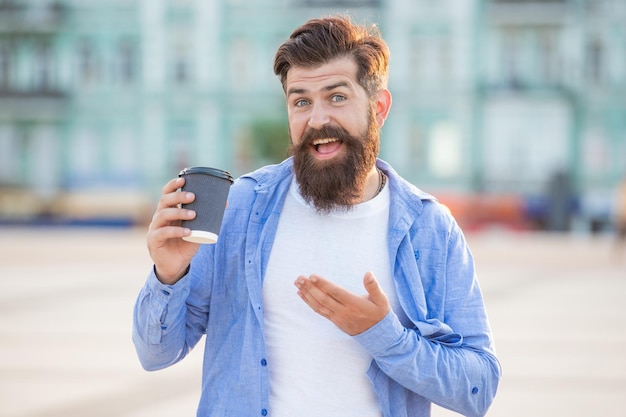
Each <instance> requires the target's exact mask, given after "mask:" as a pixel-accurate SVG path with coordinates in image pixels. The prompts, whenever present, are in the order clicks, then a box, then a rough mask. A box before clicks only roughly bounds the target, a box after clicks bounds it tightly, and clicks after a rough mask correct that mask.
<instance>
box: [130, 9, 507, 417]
mask: <svg viewBox="0 0 626 417" xmlns="http://www.w3.org/2000/svg"><path fill="white" fill-rule="evenodd" d="M388 59H389V52H388V48H387V46H386V44H385V43H384V41H383V40H382V39H381V38H380V36H379V34H378V32H377V31H376V29H375V27H370V28H368V27H364V26H359V25H354V24H352V23H351V22H350V20H349V19H348V18H345V17H330V18H324V19H313V20H310V21H308V22H306V23H305V24H304V25H303V26H301V27H300V28H298V29H296V30H295V31H294V32H293V33H292V35H291V36H290V38H289V39H288V40H287V41H286V42H285V43H284V44H283V45H282V46H281V47H280V48H279V49H278V51H277V54H276V57H275V61H274V62H275V64H274V70H275V73H276V74H277V75H278V76H279V77H280V79H281V82H282V85H283V90H284V92H285V97H286V101H287V112H288V119H289V131H290V137H291V149H292V153H293V157H292V158H288V159H287V160H285V161H284V162H282V163H281V164H279V165H274V166H268V167H264V168H261V169H259V170H258V171H256V172H253V173H251V174H248V175H244V176H242V177H241V178H239V179H238V180H237V181H236V182H235V184H234V185H233V186H232V187H231V191H230V194H229V203H228V207H227V209H226V212H225V215H224V221H223V224H222V229H221V234H220V237H219V241H218V242H217V244H215V245H203V246H201V247H199V246H198V245H197V244H193V243H189V242H186V241H184V240H182V239H181V238H182V237H183V236H186V235H188V234H189V230H186V229H185V228H182V227H179V224H180V221H181V220H184V219H189V218H193V217H194V215H195V213H193V212H191V211H188V210H185V209H181V208H178V206H179V204H180V203H189V202H190V201H192V200H193V198H194V196H193V195H191V194H190V193H185V192H176V190H177V189H178V188H179V187H180V186H181V185H182V183H183V180H182V179H175V180H172V181H170V182H169V183H168V184H167V185H165V187H164V188H163V193H162V197H161V200H160V202H159V205H158V208H157V211H156V213H155V215H154V218H153V220H152V223H151V224H150V228H149V232H148V238H147V239H148V248H149V251H150V255H151V257H152V259H153V261H154V268H153V270H152V272H151V274H150V276H149V277H148V281H147V283H146V285H145V287H144V288H143V289H142V291H141V293H140V294H139V298H138V300H137V304H136V308H135V321H134V332H133V339H134V342H135V345H136V348H137V352H138V355H139V358H140V360H141V362H142V364H143V366H144V367H145V368H146V369H149V370H152V369H160V368H163V367H166V366H169V365H171V364H173V363H175V362H177V361H179V360H180V359H182V358H183V357H184V356H185V355H186V354H187V352H188V351H189V350H190V349H191V348H192V347H193V346H194V345H195V344H196V343H197V342H198V340H199V339H200V338H201V337H202V335H204V334H206V345H205V351H204V365H203V377H202V397H201V399H200V404H199V407H198V416H220V417H223V416H236V417H241V416H256V415H259V416H266V415H269V416H276V417H293V416H298V417H303V416H305V417H306V416H315V417H319V416H337V417H348V416H355V417H356V416H358V417H369V416H372V417H373V416H376V417H381V416H385V417H400V416H428V415H430V406H431V403H432V402H435V403H437V404H440V405H441V406H443V407H447V408H449V409H452V410H455V411H457V412H459V413H462V414H464V415H467V416H480V415H484V414H485V413H486V411H487V409H488V407H489V405H490V404H491V402H492V400H493V398H494V396H495V393H496V389H497V385H498V382H499V379H500V366H499V364H498V361H497V359H496V357H495V355H494V348H493V343H492V339H491V334H490V329H489V324H488V321H487V317H486V313H485V309H484V305H483V300H482V296H481V293H480V289H479V287H478V283H477V281H476V277H475V273H474V264H473V260H472V257H471V254H470V251H469V249H468V247H467V245H466V243H465V240H464V237H463V235H462V233H461V231H460V229H459V227H458V226H457V224H456V223H455V222H454V220H453V219H452V218H451V216H450V215H449V214H448V213H447V212H446V210H445V209H443V208H442V207H441V205H439V204H438V203H437V202H436V200H435V199H434V198H433V197H431V196H429V195H427V194H425V193H424V192H422V191H420V190H418V189H417V188H415V187H414V186H412V185H411V184H409V183H407V182H406V181H405V180H404V179H402V178H401V177H400V176H399V175H398V174H397V173H396V172H395V171H394V170H393V169H392V168H391V167H390V166H389V165H388V164H386V163H385V162H383V161H382V160H379V159H377V155H378V150H379V142H380V129H381V127H382V126H383V123H384V121H385V119H386V117H387V114H388V112H389V109H390V107H391V94H390V92H389V91H388V90H387V71H388ZM294 284H295V287H294Z"/></svg>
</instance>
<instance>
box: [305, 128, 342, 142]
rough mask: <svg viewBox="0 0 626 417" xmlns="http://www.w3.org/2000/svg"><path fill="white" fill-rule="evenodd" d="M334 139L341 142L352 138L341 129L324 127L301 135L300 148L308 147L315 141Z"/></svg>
mask: <svg viewBox="0 0 626 417" xmlns="http://www.w3.org/2000/svg"><path fill="white" fill-rule="evenodd" d="M326 138H336V139H338V140H340V141H342V142H347V141H349V140H350V139H352V136H351V135H350V134H349V133H348V132H347V131H346V130H345V129H343V128H341V127H337V126H324V127H322V128H321V129H313V128H310V129H308V130H307V131H306V132H304V134H303V135H302V141H301V146H308V145H311V144H312V143H313V141H314V140H317V139H326Z"/></svg>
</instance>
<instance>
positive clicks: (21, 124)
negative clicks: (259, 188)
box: [0, 0, 626, 233]
mask: <svg viewBox="0 0 626 417" xmlns="http://www.w3.org/2000/svg"><path fill="white" fill-rule="evenodd" d="M333 12H348V13H349V14H351V15H352V16H353V17H354V19H355V20H357V21H371V22H376V23H377V24H378V25H379V27H380V29H381V31H382V33H383V35H384V37H385V38H386V40H387V41H388V43H389V45H390V48H391V51H392V58H391V73H390V89H391V91H392V93H393V98H394V105H393V109H392V111H391V113H390V117H389V119H388V121H387V123H386V124H385V128H384V129H383V139H382V151H381V156H382V157H383V158H384V159H386V160H388V161H389V162H391V163H392V164H393V165H394V167H395V168H396V169H397V170H398V171H399V172H400V173H401V174H402V175H403V176H405V177H406V178H407V179H409V180H411V181H413V182H414V183H416V184H417V185H418V186H420V187H421V188H423V189H425V190H427V191H429V192H432V193H434V194H436V195H437V196H438V197H439V198H440V199H441V200H442V201H443V202H444V203H446V204H447V205H448V206H449V207H450V208H451V210H452V211H453V213H454V214H455V215H456V217H457V219H458V220H459V222H460V223H462V225H463V226H464V227H465V228H466V229H467V230H469V229H476V228H482V227H484V226H486V225H489V224H497V225H500V226H504V227H507V228H513V229H533V230H534V229H540V230H560V231H563V230H574V231H583V232H593V233H596V232H603V231H607V230H611V229H612V214H613V210H614V206H615V192H614V191H615V187H616V186H617V184H618V183H619V181H620V179H622V178H624V177H625V176H626V99H624V97H626V2H625V1H623V0H544V1H540V0H535V1H523V0H455V1H450V0H447V1H444V0H441V1H430V0H389V1H382V0H255V1H252V0H212V1H204V0H203V1H200V0H55V1H49V0H0V222H2V223H5V224H6V223H50V222H52V223H85V222H87V223H102V224H133V223H137V222H142V221H145V219H146V218H147V217H148V216H149V215H150V213H151V212H152V208H153V203H154V201H155V199H156V197H157V196H158V194H159V192H160V189H161V186H162V184H163V183H164V182H165V181H167V180H168V179H170V178H172V177H174V176H175V175H177V173H178V171H179V170H180V169H181V168H183V167H185V166H190V165H208V166H217V167H221V168H224V169H227V170H229V171H231V173H233V175H235V176H239V175H241V174H243V173H245V172H247V171H249V170H251V169H254V168H256V167H258V166H260V165H262V164H265V163H268V162H276V161H280V160H282V159H283V157H284V152H285V151H284V150H285V146H286V143H287V142H288V136H287V129H286V112H285V108H284V97H283V94H282V90H281V87H280V82H279V81H278V79H277V78H276V77H275V76H274V74H273V71H272V60H273V55H274V52H275V50H276V48H277V46H278V45H279V44H280V43H281V42H282V41H283V40H284V39H285V38H286V37H287V36H288V35H289V33H290V32H291V30H293V29H294V28H295V27H296V26H297V25H299V24H301V23H302V22H303V21H304V20H305V19H307V18H309V17H313V16H319V15H322V14H329V13H333Z"/></svg>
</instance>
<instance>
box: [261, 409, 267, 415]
mask: <svg viewBox="0 0 626 417" xmlns="http://www.w3.org/2000/svg"><path fill="white" fill-rule="evenodd" d="M261 415H262V416H266V415H267V410H266V409H265V408H264V409H262V410H261Z"/></svg>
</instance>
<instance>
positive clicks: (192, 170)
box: [178, 167, 233, 183]
mask: <svg viewBox="0 0 626 417" xmlns="http://www.w3.org/2000/svg"><path fill="white" fill-rule="evenodd" d="M190 174H205V175H212V176H214V177H218V178H222V179H224V180H227V181H230V182H231V183H232V182H233V176H232V175H230V172H228V171H224V170H223V169H219V168H209V167H188V168H184V169H183V170H182V171H180V172H179V173H178V176H179V177H182V176H183V175H190Z"/></svg>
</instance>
